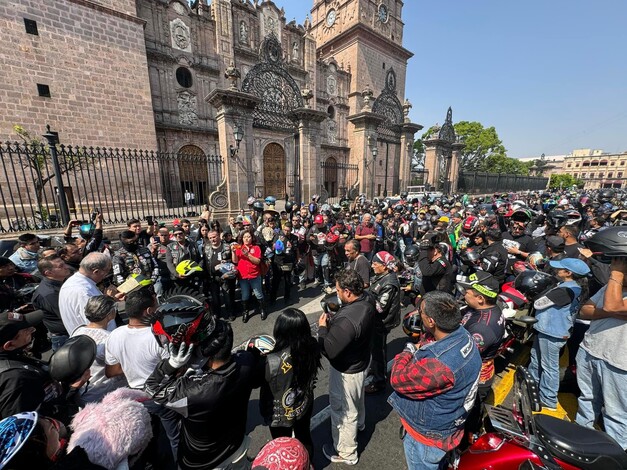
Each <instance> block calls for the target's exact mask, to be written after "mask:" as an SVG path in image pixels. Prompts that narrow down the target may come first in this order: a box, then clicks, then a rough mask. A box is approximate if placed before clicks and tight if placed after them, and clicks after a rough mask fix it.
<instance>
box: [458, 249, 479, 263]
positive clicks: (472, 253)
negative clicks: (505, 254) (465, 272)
mask: <svg viewBox="0 0 627 470" xmlns="http://www.w3.org/2000/svg"><path fill="white" fill-rule="evenodd" d="M459 259H460V260H461V262H462V263H463V264H464V265H465V266H478V265H479V263H481V254H480V253H479V252H478V251H477V250H473V249H472V248H466V249H465V250H462V251H461V252H460V253H459Z"/></svg>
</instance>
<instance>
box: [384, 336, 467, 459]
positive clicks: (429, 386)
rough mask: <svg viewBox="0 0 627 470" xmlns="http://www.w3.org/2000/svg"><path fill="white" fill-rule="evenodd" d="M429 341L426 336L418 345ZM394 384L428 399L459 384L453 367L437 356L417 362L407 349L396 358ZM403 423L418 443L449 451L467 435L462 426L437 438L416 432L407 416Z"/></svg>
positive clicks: (410, 394)
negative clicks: (450, 433) (406, 420)
mask: <svg viewBox="0 0 627 470" xmlns="http://www.w3.org/2000/svg"><path fill="white" fill-rule="evenodd" d="M427 342H429V340H427V339H424V338H423V340H422V341H421V342H420V344H419V345H418V346H420V345H422V344H425V343H427ZM390 383H391V384H392V388H394V390H396V392H398V393H399V394H402V395H405V396H406V397H407V398H409V399H412V400H427V399H429V398H431V397H434V396H436V395H440V394H442V393H446V392H448V391H449V390H451V389H452V388H453V386H454V385H455V376H454V375H453V372H452V371H451V369H449V368H448V367H447V366H446V365H444V364H443V363H441V362H440V361H439V360H437V359H435V358H423V359H420V360H418V361H417V360H414V355H413V354H412V353H410V352H409V351H403V352H401V353H400V354H398V355H397V356H396V357H395V358H394V365H393V366H392V373H391V377H390ZM401 423H402V424H403V427H404V428H405V430H406V431H407V433H408V434H409V435H410V436H412V437H413V438H414V439H415V440H417V441H418V442H421V443H423V444H425V445H429V446H434V447H438V448H440V449H443V450H446V451H448V450H451V449H454V448H455V447H457V446H458V445H459V443H460V442H461V440H462V437H463V435H464V430H463V429H461V430H460V431H458V432H455V433H453V434H452V435H451V436H449V437H447V438H445V439H442V440H440V439H434V438H430V437H427V436H424V435H422V434H420V433H418V432H416V431H415V430H414V429H412V428H411V427H410V426H409V425H408V424H407V423H406V422H405V420H403V419H401Z"/></svg>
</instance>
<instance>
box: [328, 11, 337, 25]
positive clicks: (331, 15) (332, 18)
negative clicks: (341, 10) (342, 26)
mask: <svg viewBox="0 0 627 470" xmlns="http://www.w3.org/2000/svg"><path fill="white" fill-rule="evenodd" d="M336 19H337V12H336V11H335V10H329V12H328V13H327V26H328V27H329V28H330V27H331V26H333V25H334V24H335V20H336Z"/></svg>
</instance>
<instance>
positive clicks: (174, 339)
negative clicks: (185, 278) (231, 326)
mask: <svg viewBox="0 0 627 470" xmlns="http://www.w3.org/2000/svg"><path fill="white" fill-rule="evenodd" d="M185 297H187V296H184V295H181V296H177V297H176V298H170V299H168V301H167V303H164V304H162V305H160V306H159V308H157V311H156V312H155V315H154V317H153V318H152V321H151V324H152V334H153V335H155V337H156V338H157V341H158V342H159V344H161V346H165V345H166V344H167V343H172V344H175V345H178V344H180V343H186V344H198V343H201V342H202V341H203V340H204V339H205V338H207V337H208V336H209V335H211V333H213V331H214V330H215V328H216V321H215V318H214V316H213V315H212V314H211V311H210V310H209V308H207V306H206V305H199V304H198V301H197V300H196V299H194V298H193V297H190V298H188V299H186V298H185Z"/></svg>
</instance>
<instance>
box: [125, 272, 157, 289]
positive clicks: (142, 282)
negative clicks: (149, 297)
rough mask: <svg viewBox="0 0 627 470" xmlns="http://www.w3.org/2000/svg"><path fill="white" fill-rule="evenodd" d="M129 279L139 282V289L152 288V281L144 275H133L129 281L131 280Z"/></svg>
mask: <svg viewBox="0 0 627 470" xmlns="http://www.w3.org/2000/svg"><path fill="white" fill-rule="evenodd" d="M129 278H130V279H134V280H135V282H137V284H139V287H147V286H152V279H150V278H149V277H146V276H144V275H143V274H137V273H133V274H131V275H130V276H129V277H128V278H127V279H129Z"/></svg>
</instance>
